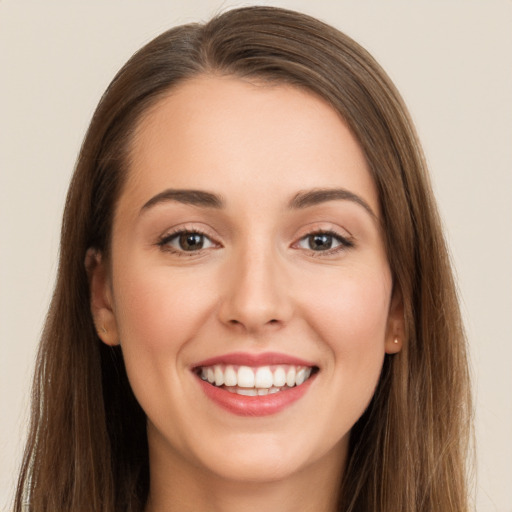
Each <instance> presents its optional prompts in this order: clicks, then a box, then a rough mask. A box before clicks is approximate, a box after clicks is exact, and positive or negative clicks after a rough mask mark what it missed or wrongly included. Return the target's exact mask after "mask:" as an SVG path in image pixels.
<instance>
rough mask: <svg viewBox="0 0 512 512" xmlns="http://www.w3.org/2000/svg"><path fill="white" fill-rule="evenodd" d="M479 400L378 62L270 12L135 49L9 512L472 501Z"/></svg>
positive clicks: (405, 137) (402, 127) (396, 107)
mask: <svg viewBox="0 0 512 512" xmlns="http://www.w3.org/2000/svg"><path fill="white" fill-rule="evenodd" d="M469 410H470V398H469V392H468V373H467V363H466V356H465V341H464V336H463V329H462V325H461V321H460V315H459V310H458V305H457V300H456V294H455V290H454V284H453V280H452V276H451V271H450V266H449V261H448V257H447V253H446V248H445V243H444V240H443V237H442V233H441V229H440V222H439V219H438V215H437V212H436V208H435V203H434V200H433V197H432V193H431V190H430V185H429V182H428V176H427V172H426V168H425V164H424V161H423V157H422V154H421V150H420V146H419V143H418V141H417V139H416V136H415V134H414V129H413V127H412V124H411V122H410V120H409V117H408V115H407V112H406V109H405V107H404V105H403V104H402V101H401V99H400V97H399V95H398V93H397V92H396V90H395V88H394V86H393V85H392V84H391V82H390V81H389V79H388V78H387V77H386V75H385V74H384V72H383V71H382V70H381V69H380V67H379V66H378V65H377V64H376V63H375V61H374V60H373V59H372V58H371V57H370V56H369V55H368V54H367V53H366V52H365V51H364V50H363V49H362V48H360V47H359V46H358V45H357V44H356V43H354V42H353V41H352V40H350V39H349V38H348V37H346V36H345V35H343V34H341V33H339V32H338V31H336V30H335V29H333V28H331V27H328V26H326V25H325V24H323V23H321V22H319V21H317V20H314V19H312V18H309V17H307V16H304V15H301V14H297V13H294V12H290V11H285V10H281V9H275V8H269V7H255V8H244V9H238V10H233V11H230V12H227V13H225V14H223V15H221V16H219V17H216V18H214V19H213V20H211V21H210V22H208V23H207V24H205V25H186V26H182V27H177V28H175V29H173V30H170V31H169V32H166V33H164V34H162V35H161V36H159V37H158V38H156V39H155V40H154V41H152V42H151V43H149V44H148V45H147V46H145V47H144V48H142V49H141V50H140V51H139V52H138V53H137V54H135V55H134V56H133V57H132V59H130V61H129V62H128V63H127V64H126V65H125V66H124V68H123V69H122V70H121V71H120V72H119V74H118V75H117V76H116V78H115V79H114V81H113V82H112V84H111V85H110V86H109V88H108V90H107V92H106V93H105V95H104V97H103V98H102V100H101V102H100V105H99V106H98V109H97V111H96V113H95V115H94V117H93V120H92V122H91V126H90V128H89V131H88V133H87V136H86V139H85V141H84V144H83V147H82V150H81V154H80V157H79V160H78V164H77V169H76V171H75V175H74V177H73V180H72V183H71V186H70V190H69V194H68V199H67V204H66V210H65V213H64V221H63V228H62V241H61V261H60V268H59V274H58V281H57V285H56V291H55V294H54V298H53V301H52V306H51V309H50V313H49V316H48V319H47V324H46V328H45V331H44V334H43V339H42V343H41V349H40V356H39V364H38V368H37V373H36V381H35V396H34V406H33V414H32V427H31V434H30V438H29V442H28V447H27V451H26V456H25V462H24V465H23V469H22V474H21V477H20V483H19V489H18V496H17V500H16V510H18V511H19V510H21V509H22V504H23V502H24V501H28V502H29V503H30V506H29V509H30V510H34V511H39V510H104V511H112V510H119V511H121V510H123V511H126V510H134V511H135V510H145V511H146V512H157V511H160V510H180V511H183V510H194V511H200V510H223V511H228V510H255V509H256V508H258V509H261V508H266V509H269V510H273V509H276V510H277V509H279V510H291V509H292V507H293V509H294V510H315V511H320V510H325V511H334V510H342V511H364V512H366V511H380V512H383V511H398V510H403V511H408V512H409V511H415V510H417V511H419V510H422V511H434V510H443V511H445V510H446V511H449V510H453V511H461V510H466V509H468V503H467V490H466V483H465V477H466V475H465V460H466V451H467V434H468V428H469V423H468V415H469Z"/></svg>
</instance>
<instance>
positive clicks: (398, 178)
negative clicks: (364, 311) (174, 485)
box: [15, 7, 471, 512]
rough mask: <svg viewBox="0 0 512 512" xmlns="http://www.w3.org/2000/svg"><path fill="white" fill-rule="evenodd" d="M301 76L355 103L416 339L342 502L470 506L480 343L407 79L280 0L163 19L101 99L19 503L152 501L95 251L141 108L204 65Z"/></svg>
mask: <svg viewBox="0 0 512 512" xmlns="http://www.w3.org/2000/svg"><path fill="white" fill-rule="evenodd" d="M208 73H215V74H223V75H233V76H238V77H246V78H256V79H258V80H267V81H270V82H275V83H287V84H292V85H294V86H297V87H299V88H303V89H305V90H309V91H310V92H312V93H314V94H316V95H318V96H320V97H322V98H324V99H325V100H326V101H327V102H329V103H330V105H331V106H332V107H333V108H334V109H335V110H337V111H338V112H339V113H340V115H341V116H342V117H343V118H344V119H345V121H346V122H347V124H348V125H349V127H350V128H351V130H352V131H353V133H354V135H355V136H356V137H357V139H358V140H359V143H360V145H361V147H362V149H363V151H364V153H365V155H366V158H367V161H368V164H369V167H370V169H371V172H372V175H373V179H374V181H375V184H376V186H377V189H378V193H379V197H380V203H381V211H382V222H383V226H384V237H385V244H386V249H387V255H388V259H389V264H390V267H391V271H392V275H393V279H394V286H395V289H396V291H397V292H398V293H400V294H401V297H402V298H403V304H404V316H405V325H406V340H405V344H404V348H403V350H402V351H401V352H400V353H399V354H397V355H387V356H386V359H385V362H384V366H383V369H382V375H381V379H380V381H379V384H378V387H377V390H376V393H375V396H374V398H373V400H372V402H371V404H370V406H369V408H368V409H367V410H366V412H365V413H364V415H363V416H362V417H361V418H360V420H359V421H358V422H357V423H356V425H355V426H354V428H353V430H352V433H351V441H350V442H351V445H350V453H349V458H348V461H347V468H346V471H345V477H344V480H343V482H342V483H341V490H340V496H341V498H340V499H341V502H340V505H339V510H340V511H344V512H348V511H350V512H355V511H359V512H400V511H402V512H419V511H424V512H434V511H440V510H442V511H443V512H450V511H453V512H461V511H465V510H468V508H469V507H468V498H467V486H466V457H467V450H468V437H469V436H468V434H469V430H470V412H471V406H470V395H469V381H468V367H467V360H466V343H465V338H464V333H463V327H462V324H461V319H460V313H459V308H458V302H457V297H456V291H455V286H454V282H453V278H452V273H451V269H450V262H449V257H448V254H447V250H446V245H445V241H444V239H443V235H442V231H441V227H440V221H439V217H438V213H437V210H436V206H435V202H434V199H433V196H432V192H431V187H430V184H429V179H428V175H427V170H426V165H425V161H424V158H423V156H422V152H421V148H420V144H419V142H418V139H417V137H416V135H415V131H414V128H413V126H412V123H411V121H410V118H409V115H408V113H407V110H406V108H405V106H404V104H403V102H402V100H401V98H400V96H399V94H398V92H397V91H396V89H395V87H394V86H393V84H392V83H391V81H390V80H389V78H388V77H387V76H386V74H385V73H384V72H383V70H382V69H381V68H380V67H379V65H378V64H377V63H376V62H375V61H374V59H373V58H372V57H371V56H370V55H369V54H368V53H367V52H366V51H365V50H364V49H362V48H361V47H360V46H359V45H358V44H357V43H355V42H354V41H353V40H351V39H350V38H349V37H347V36H346V35H344V34H342V33H340V32H338V31H337V30H335V29H334V28H332V27H330V26H328V25H325V24H324V23H322V22H320V21H318V20H315V19H313V18H311V17H308V16H305V15H302V14H298V13H295V12H292V11H287V10H283V9H277V8H271V7H249V8H242V9H236V10H232V11H228V12H226V13H224V14H222V15H220V16H217V17H215V18H214V19H212V20H211V21H209V22H208V23H206V24H204V25H199V24H190V25H185V26H181V27H177V28H174V29H172V30H170V31H168V32H165V33H164V34H162V35H160V36H159V37H157V38H156V39H154V40H153V41H152V42H150V43H149V44H148V45H146V46H145V47H144V48H142V49H141V50H139V51H138V52H137V53H136V54H135V55H134V56H133V57H132V58H131V59H130V60H129V61H128V63H127V64H126V65H125V66H124V67H123V68H122V69H121V71H120V72H119V73H118V74H117V76H116V77H115V78H114V80H113V81H112V83H111V84H110V86H109V87H108V89H107V91H106V92H105V94H104V96H103V98H102V99H101V101H100V103H99V106H98V108H97V110H96V112H95V114H94V117H93V119H92V122H91V125H90V127H89V130H88V132H87V135H86V137H85V140H84V143H83V146H82V149H81V152H80V155H79V158H78V163H77V166H76V170H75V173H74V176H73V179H72V182H71V185H70V188H69V193H68V197H67V202H66V208H65V212H64V219H63V225H62V239H61V253H60V263H59V270H58V278H57V283H56V288H55V293H54V296H53V299H52V303H51V307H50V311H49V314H48V318H47V321H46V325H45V329H44V332H43V336H42V340H41V345H40V350H39V356H38V362H37V368H36V374H35V381H34V390H33V405H32V421H31V428H30V435H29V439H28V443H27V448H26V452H25V457H24V462H23V466H22V470H21V476H20V479H19V484H18V491H17V496H16V503H15V511H16V512H21V510H22V509H23V510H25V508H24V503H25V504H26V506H27V508H28V510H30V511H34V512H42V511H52V512H54V511H57V510H59V511H64V510H74V511H82V510H91V511H98V512H99V511H104V512H112V511H123V512H126V511H140V510H142V509H143V508H144V504H145V501H146V498H147V493H148V488H149V469H148V467H149V464H148V450H147V440H146V426H145V415H144V413H143V411H142V410H141V408H140V406H139V405H138V403H137V402H136V400H135V398H134V396H133V394H132V392H131V390H130V386H129V383H128V380H127V377H126V373H125V369H124V364H123V359H122V354H121V352H120V349H119V348H110V347H107V346H105V345H104V344H103V343H101V341H100V340H99V338H98V336H97V334H96V331H95V328H94V325H93V321H92V317H91V313H90V307H89V288H88V280H87V274H86V269H85V267H84V257H85V253H86V251H87V249H88V248H89V247H95V248H97V249H98V250H99V251H101V252H103V253H107V254H108V251H109V240H110V235H111V228H112V219H113V213H114V210H115V205H116V200H117V198H118V197H119V194H120V192H121V189H122V186H123V180H124V179H125V175H126V170H127V167H128V164H129V148H130V140H131V137H132V134H133V132H134V129H135V126H136V124H137V121H138V120H139V119H140V118H141V116H142V115H143V114H144V113H145V112H146V111H147V109H148V108H149V107H150V106H152V105H154V104H155V103H156V102H157V101H158V99H159V98H161V97H162V95H163V94H165V93H166V92H168V91H169V89H170V88H172V87H174V86H175V85H176V84H178V83H180V82H183V81H184V80H187V79H190V78H192V77H194V76H197V75H199V74H208Z"/></svg>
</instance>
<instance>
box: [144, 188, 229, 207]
mask: <svg viewBox="0 0 512 512" xmlns="http://www.w3.org/2000/svg"><path fill="white" fill-rule="evenodd" d="M169 201H175V202H178V203H182V204H191V205H193V206H201V207H203V208H216V209H219V208H222V207H223V206H224V201H223V200H222V199H221V198H220V196H218V195H216V194H212V193H211V192H205V191H204V190H182V189H167V190H164V191H163V192H160V193H159V194H157V195H156V196H154V197H152V198H151V199H150V200H149V201H148V202H147V203H145V204H144V206H143V207H142V208H141V211H144V210H147V209H148V208H151V207H153V206H155V205H157V204H160V203H166V202H169Z"/></svg>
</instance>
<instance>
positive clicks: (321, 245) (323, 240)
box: [307, 233, 333, 251]
mask: <svg viewBox="0 0 512 512" xmlns="http://www.w3.org/2000/svg"><path fill="white" fill-rule="evenodd" d="M307 243H308V248H309V249H311V250H312V251H327V250H329V249H331V248H332V244H333V236H332V235H327V234H325V233H316V234H314V235H309V236H308V237H307Z"/></svg>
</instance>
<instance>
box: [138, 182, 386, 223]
mask: <svg viewBox="0 0 512 512" xmlns="http://www.w3.org/2000/svg"><path fill="white" fill-rule="evenodd" d="M339 200H344V201H352V202H354V203H356V204H358V205H360V206H362V207H363V208H364V209H365V210H366V211H367V212H368V213H369V214H370V215H371V216H372V217H373V218H374V219H377V215H376V214H375V212H374V211H373V210H372V209H371V207H370V205H369V204H368V203H367V202H366V201H365V200H364V199H363V198H362V197H360V196H358V195H357V194H354V193H353V192H350V191H349V190H346V189H344V188H318V189H313V190H306V191H303V192H298V193H297V194H296V195H295V196H294V197H293V198H292V200H291V201H290V202H289V203H288V208H290V209H292V210H302V209H303V208H309V207H311V206H316V205H318V204H322V203H326V202H328V201H339ZM169 201H175V202H178V203H182V204H190V205H193V206H200V207H203V208H215V209H221V208H223V207H224V201H223V199H222V198H221V197H220V196H218V195H216V194H213V193H212V192H206V191H204V190H187V189H167V190H164V191H163V192H160V193H159V194H157V195H156V196H153V197H152V198H151V199H150V200H149V201H147V202H146V203H145V204H144V206H143V207H142V208H141V212H142V211H144V210H147V209H149V208H152V207H153V206H155V205H157V204H160V203H166V202H169Z"/></svg>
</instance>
